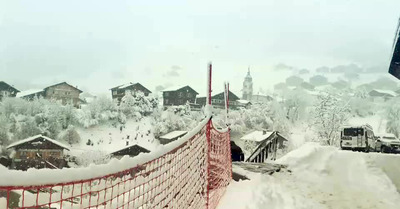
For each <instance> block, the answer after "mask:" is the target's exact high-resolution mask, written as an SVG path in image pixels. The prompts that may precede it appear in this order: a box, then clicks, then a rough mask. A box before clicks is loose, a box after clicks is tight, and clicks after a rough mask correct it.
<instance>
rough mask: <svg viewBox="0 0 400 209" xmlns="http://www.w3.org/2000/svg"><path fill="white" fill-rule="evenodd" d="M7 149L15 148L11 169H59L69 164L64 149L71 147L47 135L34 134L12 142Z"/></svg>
mask: <svg viewBox="0 0 400 209" xmlns="http://www.w3.org/2000/svg"><path fill="white" fill-rule="evenodd" d="M7 149H14V150H15V155H13V157H12V162H11V169H17V170H27V169H29V168H38V169H39V168H52V169H59V168H63V167H66V166H67V162H66V160H65V159H64V150H69V148H68V147H67V146H66V145H64V144H62V143H60V142H58V141H55V140H53V139H50V138H48V137H46V136H42V135H36V136H32V137H29V138H27V139H23V140H20V141H17V142H15V143H13V144H10V145H9V146H8V147H7Z"/></svg>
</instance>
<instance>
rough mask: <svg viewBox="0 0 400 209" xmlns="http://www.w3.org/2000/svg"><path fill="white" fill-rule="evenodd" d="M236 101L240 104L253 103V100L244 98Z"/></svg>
mask: <svg viewBox="0 0 400 209" xmlns="http://www.w3.org/2000/svg"><path fill="white" fill-rule="evenodd" d="M236 101H237V102H239V103H240V104H249V103H251V102H249V101H247V100H244V99H239V100H236Z"/></svg>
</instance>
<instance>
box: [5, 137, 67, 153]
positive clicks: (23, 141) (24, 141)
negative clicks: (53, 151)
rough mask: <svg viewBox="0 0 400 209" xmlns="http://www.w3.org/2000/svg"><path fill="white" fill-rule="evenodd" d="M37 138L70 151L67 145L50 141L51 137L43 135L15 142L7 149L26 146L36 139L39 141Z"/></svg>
mask: <svg viewBox="0 0 400 209" xmlns="http://www.w3.org/2000/svg"><path fill="white" fill-rule="evenodd" d="M37 138H43V139H44V140H47V141H50V142H51V143H53V144H56V145H58V146H60V147H62V148H64V149H66V150H69V147H68V146H66V145H64V144H63V143H61V142H58V141H56V140H54V139H50V138H49V137H46V136H42V135H41V134H39V135H36V136H32V137H29V138H26V139H23V140H20V141H17V142H14V143H12V144H10V145H9V146H8V147H7V149H10V148H13V147H16V146H18V145H21V144H25V143H27V142H30V141H33V140H35V139H37Z"/></svg>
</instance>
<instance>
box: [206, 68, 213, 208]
mask: <svg viewBox="0 0 400 209" xmlns="http://www.w3.org/2000/svg"><path fill="white" fill-rule="evenodd" d="M207 77H208V79H207V105H206V114H207V117H210V118H209V121H208V123H207V129H206V137H207V148H208V149H207V202H206V208H207V209H208V208H209V206H210V205H209V204H210V178H211V176H210V175H211V172H210V161H211V159H210V158H211V115H212V112H211V111H212V108H211V91H212V90H211V78H212V64H211V62H210V63H209V64H208V76H207Z"/></svg>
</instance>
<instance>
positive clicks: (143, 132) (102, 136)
mask: <svg viewBox="0 0 400 209" xmlns="http://www.w3.org/2000/svg"><path fill="white" fill-rule="evenodd" d="M151 129H152V126H151V119H150V118H148V117H145V118H143V119H142V120H140V121H135V120H133V119H132V120H128V121H127V122H126V124H124V127H123V128H122V130H121V128H120V126H118V127H113V126H111V125H109V124H104V125H97V126H93V127H90V128H80V129H78V130H77V131H78V133H79V135H80V137H81V141H80V143H79V144H75V145H73V146H72V147H71V151H69V154H71V155H73V156H78V157H79V156H82V155H84V156H85V157H88V160H90V159H95V158H99V157H101V156H104V155H107V154H110V153H112V152H115V151H117V150H120V149H122V148H124V147H127V142H128V144H129V145H133V144H138V145H140V146H142V147H144V148H146V149H148V150H150V151H152V150H154V149H155V148H156V147H157V146H159V145H160V143H159V141H158V140H157V139H155V138H154V135H153V133H152V132H151ZM88 140H90V141H91V144H90V145H87V142H88Z"/></svg>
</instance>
